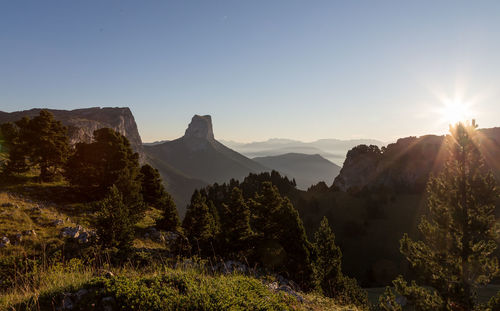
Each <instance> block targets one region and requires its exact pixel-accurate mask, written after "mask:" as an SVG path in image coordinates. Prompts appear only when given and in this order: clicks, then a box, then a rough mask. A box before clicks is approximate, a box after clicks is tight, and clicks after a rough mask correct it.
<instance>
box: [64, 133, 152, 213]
mask: <svg viewBox="0 0 500 311" xmlns="http://www.w3.org/2000/svg"><path fill="white" fill-rule="evenodd" d="M65 176H66V178H67V179H68V180H69V182H70V183H71V184H72V185H74V186H76V187H78V188H79V189H81V190H83V191H82V193H86V194H91V195H92V197H103V196H104V195H105V194H106V193H107V192H108V191H109V189H110V188H111V186H112V185H115V186H116V188H118V190H119V191H120V193H121V194H122V196H123V202H124V203H125V204H126V205H128V206H130V207H131V210H132V214H131V215H130V216H131V217H133V219H132V220H133V221H134V222H137V221H138V220H139V219H140V218H142V217H143V215H144V212H145V204H144V202H143V199H142V195H141V175H140V167H139V155H138V154H137V153H134V152H133V150H132V148H131V147H130V143H129V141H128V139H127V138H126V137H125V136H123V135H121V134H119V133H117V132H115V131H114V130H112V129H110V128H101V129H98V130H96V131H94V141H93V142H92V143H79V144H77V145H76V148H75V153H74V154H73V155H72V156H71V157H70V158H69V159H68V162H67V165H66V171H65Z"/></svg>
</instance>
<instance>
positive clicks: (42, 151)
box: [1, 110, 69, 181]
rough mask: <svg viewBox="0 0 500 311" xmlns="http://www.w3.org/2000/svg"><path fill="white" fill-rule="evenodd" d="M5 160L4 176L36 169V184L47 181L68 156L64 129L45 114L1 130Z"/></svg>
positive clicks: (3, 127) (51, 116)
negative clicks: (7, 154) (37, 174)
mask: <svg viewBox="0 0 500 311" xmlns="http://www.w3.org/2000/svg"><path fill="white" fill-rule="evenodd" d="M1 132H2V133H3V136H4V139H5V143H6V147H7V150H8V152H9V159H8V161H7V167H6V170H7V172H8V173H22V172H26V171H27V170H28V169H29V167H30V166H38V167H39V168H40V175H39V178H40V181H48V180H51V179H52V178H53V177H54V176H55V175H56V174H57V172H58V170H59V169H60V168H62V166H63V165H64V163H65V162H66V159H67V157H68V152H69V142H68V136H67V129H66V127H64V126H63V125H62V123H61V122H60V121H57V120H55V119H54V116H53V115H52V114H51V113H50V112H48V111H47V110H41V111H40V113H39V115H38V116H36V117H34V118H33V119H30V118H28V117H24V118H22V119H21V120H18V121H16V122H15V123H14V124H12V123H5V124H3V125H2V126H1Z"/></svg>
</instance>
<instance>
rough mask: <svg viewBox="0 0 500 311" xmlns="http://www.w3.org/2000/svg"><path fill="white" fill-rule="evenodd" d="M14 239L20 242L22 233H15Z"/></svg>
mask: <svg viewBox="0 0 500 311" xmlns="http://www.w3.org/2000/svg"><path fill="white" fill-rule="evenodd" d="M14 239H15V240H16V242H22V240H23V235H22V234H21V233H17V234H16V235H15V236H14Z"/></svg>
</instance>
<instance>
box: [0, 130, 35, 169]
mask: <svg viewBox="0 0 500 311" xmlns="http://www.w3.org/2000/svg"><path fill="white" fill-rule="evenodd" d="M0 131H1V133H2V138H3V141H4V145H3V148H2V151H6V152H7V153H8V155H7V161H6V164H5V167H4V172H5V173H7V174H20V173H24V172H26V171H28V170H29V166H28V162H27V161H28V151H27V150H26V144H25V143H22V142H21V137H20V129H19V127H18V126H16V125H15V124H13V123H10V122H9V123H4V124H2V125H1V126H0Z"/></svg>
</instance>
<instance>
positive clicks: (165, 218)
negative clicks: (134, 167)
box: [141, 164, 180, 231]
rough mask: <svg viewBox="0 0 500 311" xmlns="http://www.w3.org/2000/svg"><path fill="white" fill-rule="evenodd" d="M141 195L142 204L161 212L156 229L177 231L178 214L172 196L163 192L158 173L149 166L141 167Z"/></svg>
mask: <svg viewBox="0 0 500 311" xmlns="http://www.w3.org/2000/svg"><path fill="white" fill-rule="evenodd" d="M141 194H142V198H143V200H144V203H146V204H148V205H151V206H153V207H154V208H157V209H159V210H161V211H162V218H161V219H159V220H158V222H157V224H156V225H157V227H158V228H159V229H163V230H167V231H178V230H179V227H180V221H179V214H178V213H177V208H176V207H175V203H174V200H173V199H172V196H171V195H170V194H169V193H168V192H167V191H166V190H165V187H164V186H163V183H162V180H161V177H160V173H159V172H158V170H157V169H155V168H153V167H152V166H151V165H149V164H144V165H143V166H142V167H141Z"/></svg>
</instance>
